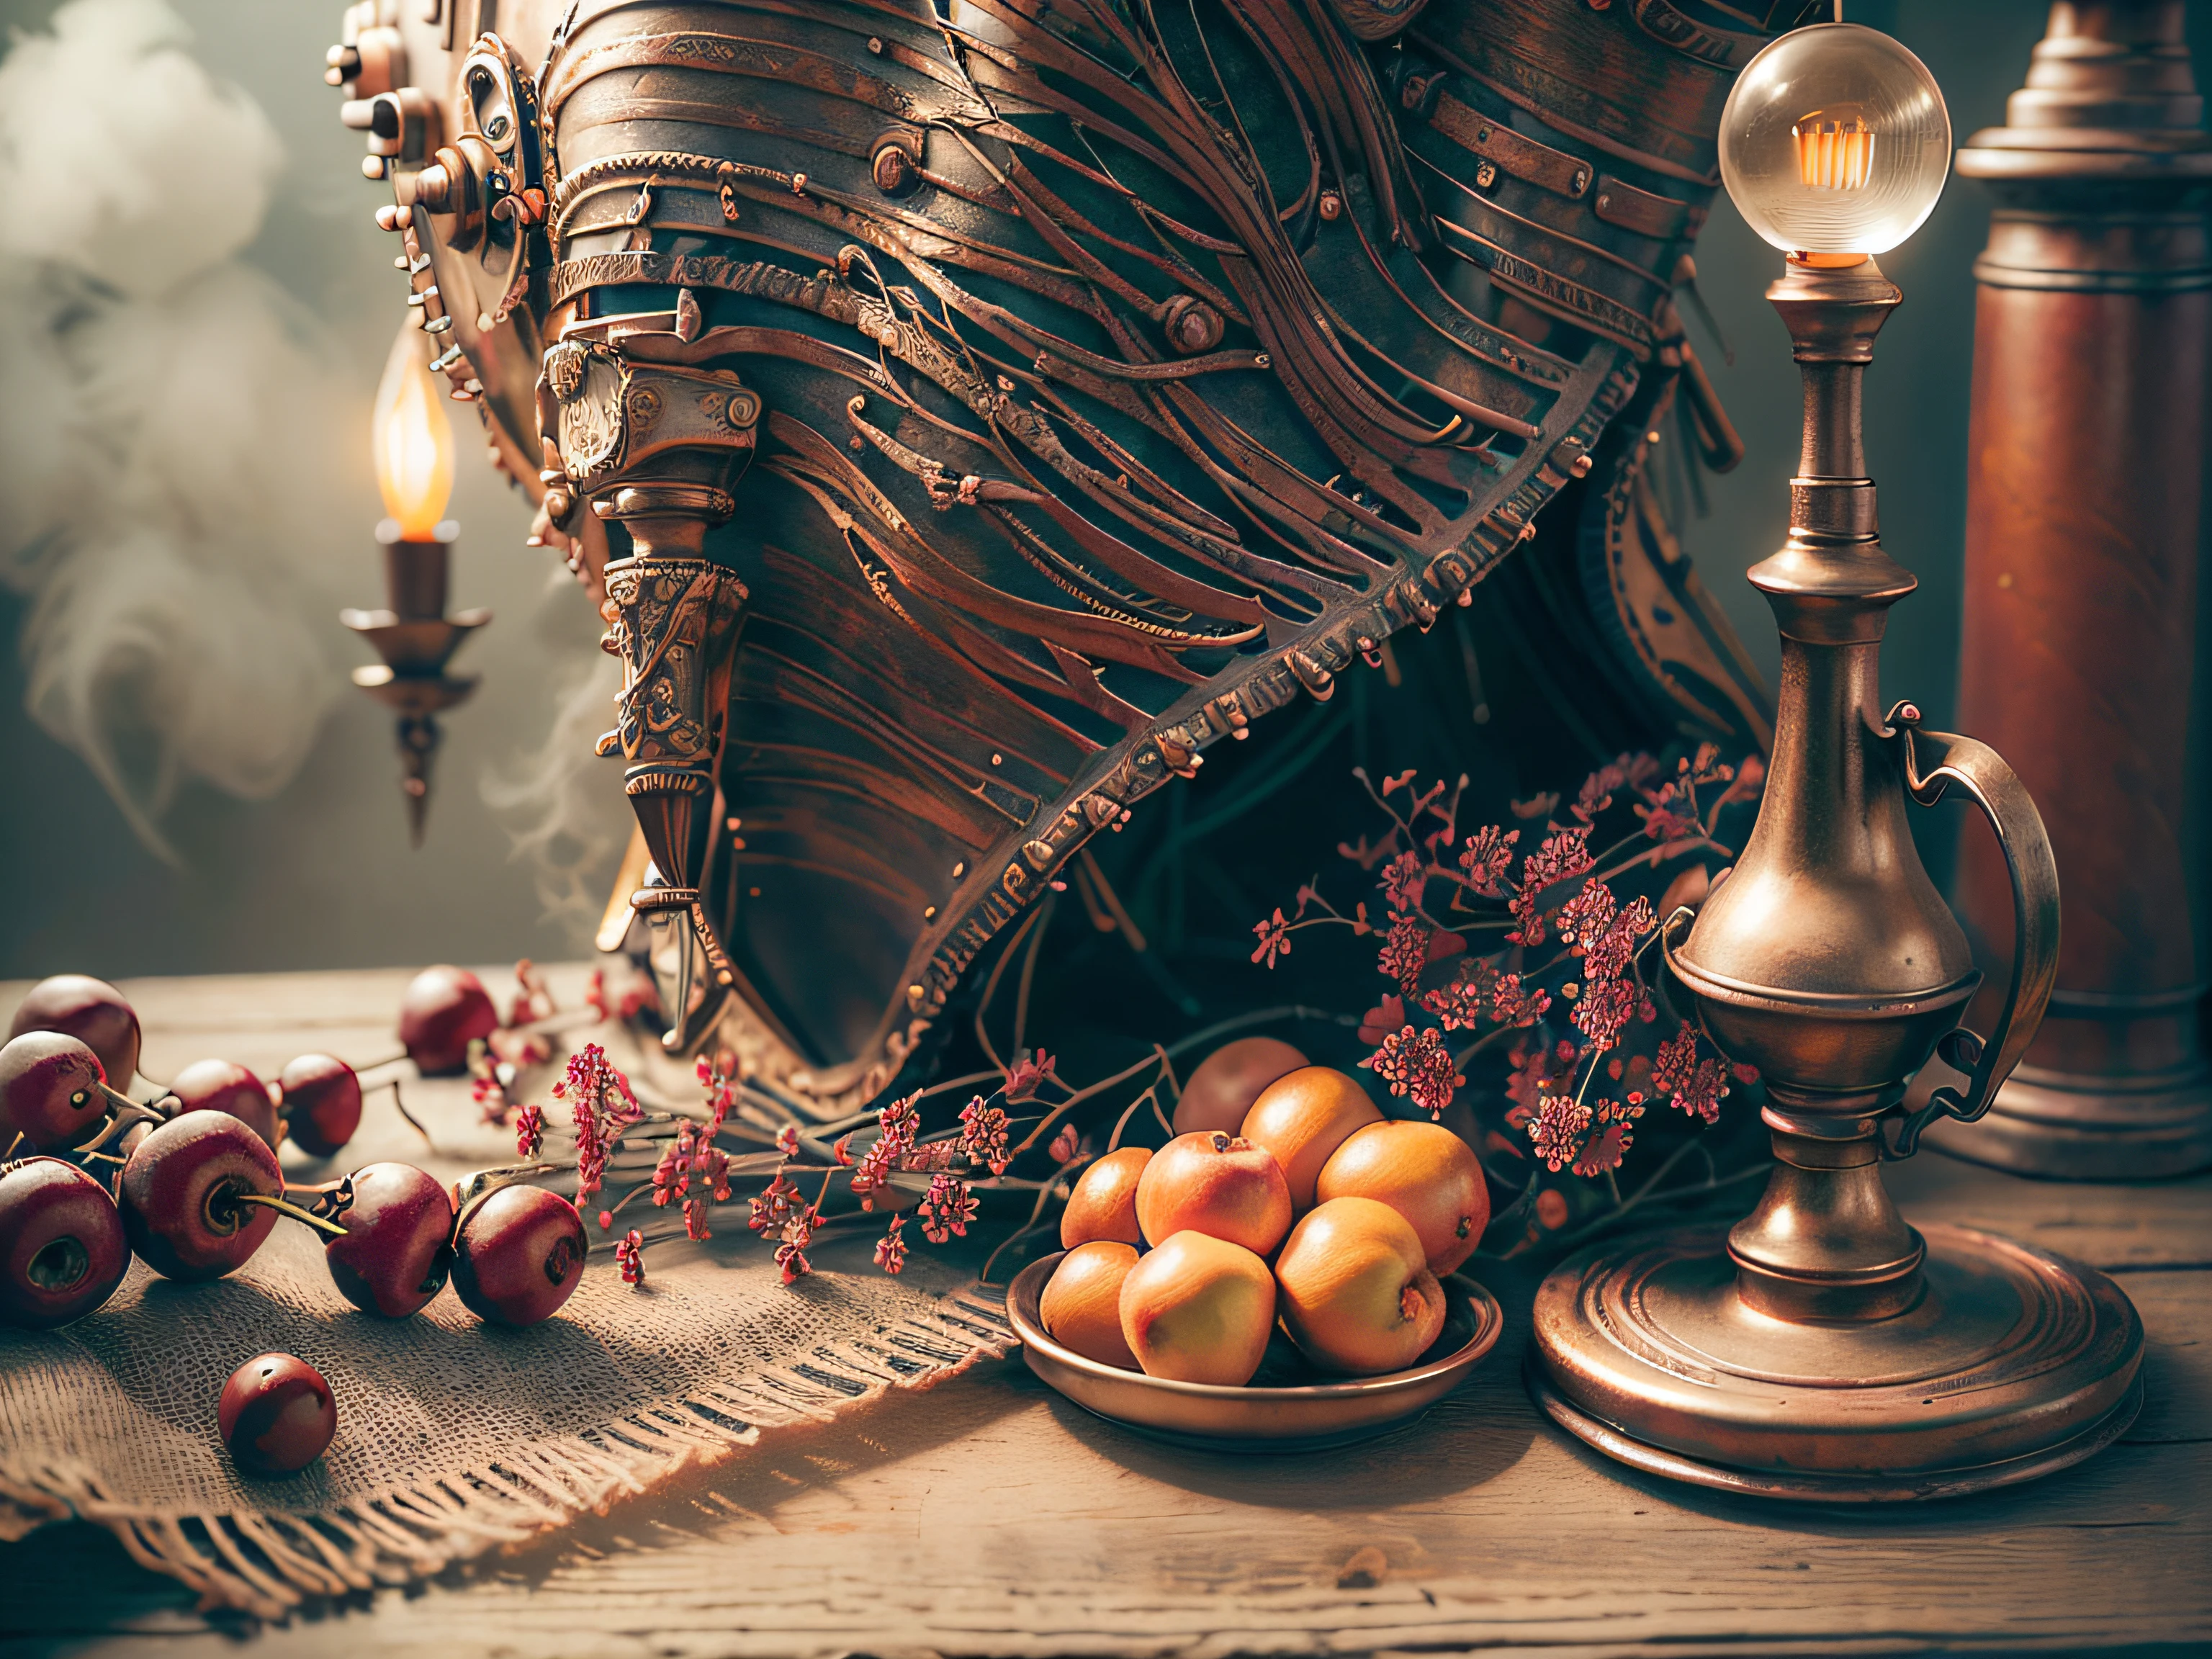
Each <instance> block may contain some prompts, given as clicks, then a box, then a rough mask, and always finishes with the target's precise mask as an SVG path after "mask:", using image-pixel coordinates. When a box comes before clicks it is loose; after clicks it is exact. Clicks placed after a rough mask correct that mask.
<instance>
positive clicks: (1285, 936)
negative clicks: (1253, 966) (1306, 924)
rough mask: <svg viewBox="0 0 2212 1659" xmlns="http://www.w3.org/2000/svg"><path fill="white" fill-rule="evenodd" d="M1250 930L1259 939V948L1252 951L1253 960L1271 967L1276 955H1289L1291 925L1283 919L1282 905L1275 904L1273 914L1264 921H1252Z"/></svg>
mask: <svg viewBox="0 0 2212 1659" xmlns="http://www.w3.org/2000/svg"><path fill="white" fill-rule="evenodd" d="M1252 931H1253V933H1255V934H1257V935H1258V936H1259V939H1260V947H1259V949H1257V950H1256V951H1253V952H1252V960H1253V961H1255V962H1257V963H1263V964H1265V965H1266V966H1267V967H1269V968H1272V967H1273V966H1274V965H1275V958H1276V957H1286V956H1288V955H1290V953H1291V925H1290V923H1289V922H1287V921H1284V920H1283V908H1282V906H1280V905H1277V906H1276V907H1275V914H1274V915H1273V916H1270V917H1268V918H1267V920H1266V921H1257V922H1255V923H1253V925H1252Z"/></svg>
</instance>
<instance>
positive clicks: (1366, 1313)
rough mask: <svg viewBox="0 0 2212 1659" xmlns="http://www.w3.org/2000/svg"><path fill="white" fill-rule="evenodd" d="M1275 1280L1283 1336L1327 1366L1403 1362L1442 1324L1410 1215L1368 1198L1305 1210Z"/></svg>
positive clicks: (1375, 1367) (1433, 1279) (1373, 1371)
mask: <svg viewBox="0 0 2212 1659" xmlns="http://www.w3.org/2000/svg"><path fill="white" fill-rule="evenodd" d="M1275 1280H1276V1283H1277V1285H1279V1287H1280V1291H1281V1295H1280V1298H1279V1305H1280V1307H1281V1310H1282V1315H1283V1324H1284V1326H1285V1328H1287V1329H1288V1330H1289V1332H1290V1334H1291V1340H1292V1341H1293V1342H1295V1343H1297V1345H1298V1348H1299V1351H1300V1352H1303V1353H1304V1355H1305V1356H1306V1358H1309V1359H1310V1360H1312V1361H1313V1362H1314V1363H1315V1364H1317V1365H1325V1366H1327V1367H1328V1368H1329V1369H1330V1370H1340V1371H1350V1372H1352V1374H1354V1375H1355V1376H1375V1375H1377V1374H1379V1373H1381V1372H1383V1371H1401V1370H1405V1369H1406V1368H1407V1366H1408V1365H1411V1364H1413V1362H1414V1361H1415V1360H1416V1359H1418V1358H1420V1357H1421V1354H1422V1352H1424V1351H1425V1349H1426V1348H1427V1347H1428V1346H1429V1345H1430V1344H1431V1343H1432V1342H1434V1341H1435V1340H1437V1335H1438V1334H1439V1333H1440V1332H1442V1331H1443V1328H1444V1294H1443V1286H1442V1285H1438V1284H1437V1276H1436V1275H1435V1274H1434V1273H1431V1272H1430V1271H1429V1269H1428V1263H1427V1258H1426V1255H1425V1253H1424V1252H1423V1250H1422V1249H1421V1241H1420V1238H1419V1236H1418V1235H1416V1234H1415V1233H1414V1231H1413V1224H1412V1223H1411V1222H1409V1221H1407V1219H1406V1218H1405V1217H1403V1216H1401V1215H1400V1214H1399V1213H1398V1212H1396V1211H1395V1210H1394V1209H1392V1208H1391V1207H1390V1206H1389V1205H1387V1204H1384V1203H1382V1202H1380V1201H1378V1200H1375V1199H1371V1198H1333V1199H1331V1200H1329V1201H1328V1203H1326V1204H1322V1205H1320V1206H1317V1207H1316V1208H1315V1209H1313V1210H1311V1211H1310V1212H1308V1213H1307V1214H1306V1216H1305V1217H1304V1219H1302V1220H1301V1221H1300V1222H1299V1223H1298V1225H1297V1226H1295V1227H1293V1228H1291V1236H1290V1237H1289V1238H1288V1239H1287V1240H1285V1243H1284V1244H1283V1253H1282V1255H1279V1256H1278V1257H1276V1259H1275ZM1126 1293H1127V1292H1126V1289H1125V1291H1124V1294H1126Z"/></svg>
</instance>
